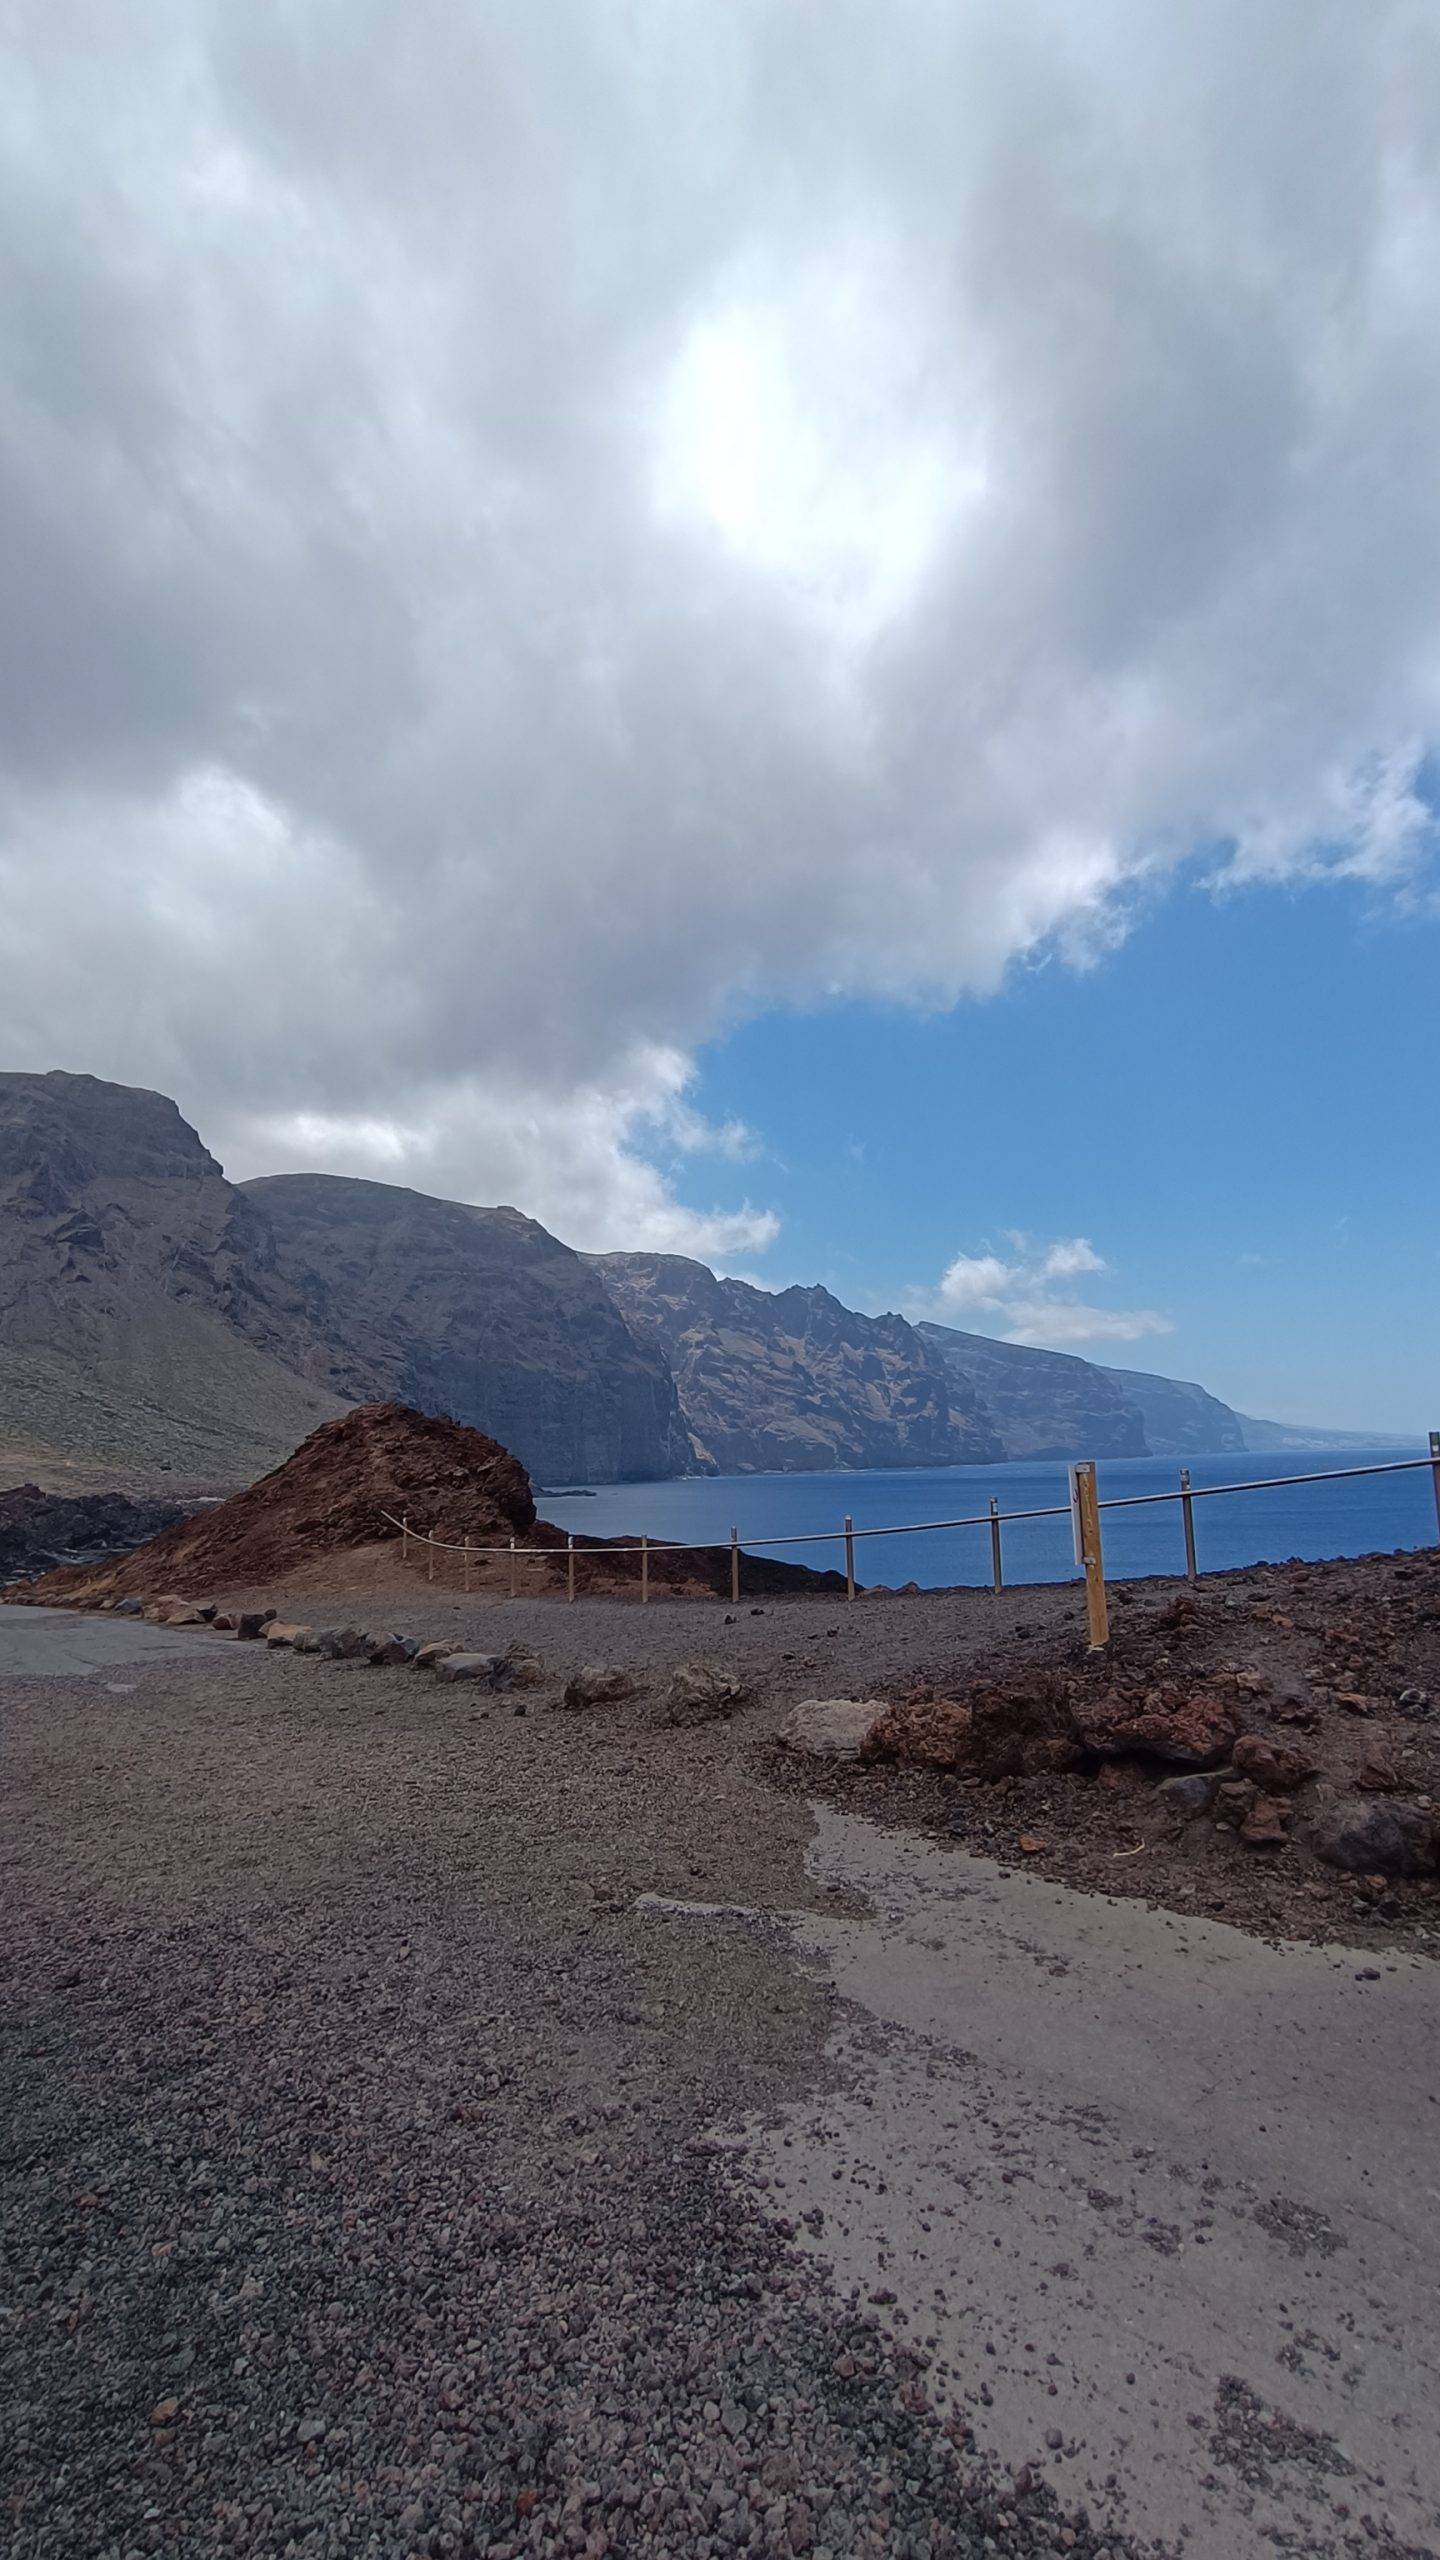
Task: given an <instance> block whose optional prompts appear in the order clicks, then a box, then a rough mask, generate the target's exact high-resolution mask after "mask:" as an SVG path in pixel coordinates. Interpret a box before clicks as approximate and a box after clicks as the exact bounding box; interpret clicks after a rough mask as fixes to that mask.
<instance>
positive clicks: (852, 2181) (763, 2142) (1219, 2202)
mask: <svg viewBox="0 0 1440 2560" xmlns="http://www.w3.org/2000/svg"><path fill="white" fill-rule="evenodd" d="M811 1863H812V1868H813V1870H814V1872H815V1873H817V1874H818V1875H819V1876H820V1877H822V1878H824V1879H827V1880H830V1881H833V1882H835V1883H838V1884H840V1885H842V1886H843V1887H845V1888H847V1889H848V1890H850V1891H852V1892H856V1893H858V1894H860V1895H862V1896H863V1897H864V1904H865V1910H864V1912H863V1913H857V1914H855V1915H854V1916H847V1917H845V1918H832V1917H827V1916H821V1915H816V1914H814V1913H809V1914H800V1915H799V1916H798V1917H797V1923H796V1926H797V1933H798V1936H799V1938H800V1941H801V1942H802V1944H804V1945H806V1946H807V1947H809V1949H810V1950H811V1951H812V1953H813V1955H814V1957H815V1959H816V1960H817V1962H818V1963H820V1965H821V1966H822V1967H823V1970H824V1977H825V1979H826V1980H827V1981H833V1982H834V1983H835V1984H836V1985H837V1987H838V1988H839V1989H840V1990H841V1991H842V1993H843V1994H844V1995H845V1999H846V2001H847V2004H850V2005H848V2006H847V2010H846V2011H845V2012H844V2013H843V2015H842V2020H841V2023H840V2026H839V2030H838V2037H837V2059H839V2060H840V2062H841V2064H842V2069H841V2072H840V2075H839V2078H838V2080H837V2082H836V2083H835V2084H834V2085H832V2087H831V2089H830V2090H829V2092H828V2093H826V2094H824V2095H822V2096H821V2097H820V2098H819V2099H818V2100H807V2101H805V2102H803V2103H802V2104H801V2105H799V2106H797V2107H793V2108H789V2109H787V2110H786V2111H785V2112H784V2114H783V2115H782V2117H781V2118H780V2121H779V2123H778V2125H776V2126H775V2127H773V2128H772V2129H770V2130H769V2131H766V2132H761V2133H759V2134H758V2135H757V2136H756V2138H755V2141H754V2145H753V2156H754V2158H755V2160H756V2162H757V2164H758V2165H759V2168H760V2171H761V2174H762V2176H763V2180H764V2185H763V2189H762V2192H763V2193H764V2194H765V2195H766V2198H767V2203H768V2207H769V2209H770V2210H771V2211H772V2212H775V2213H777V2214H779V2215H781V2216H783V2217H786V2218H787V2219H788V2220H789V2221H791V2222H792V2223H793V2224H794V2226H795V2227H796V2228H797V2229H798V2231H799V2233H800V2235H801V2238H802V2241H803V2243H804V2245H805V2246H806V2247H807V2248H808V2249H810V2250H812V2251H813V2252H814V2253H815V2255H816V2257H817V2259H818V2260H819V2261H820V2262H821V2263H823V2264H824V2265H826V2266H827V2267H828V2268H830V2269H831V2270H832V2272H833V2274H834V2275H835V2277H836V2279H837V2282H838V2283H839V2285H840V2286H841V2287H842V2288H843V2287H846V2286H849V2285H851V2284H859V2285H860V2287H861V2288H862V2291H863V2294H864V2297H865V2299H866V2300H868V2301H873V2302H876V2303H878V2304H880V2305H881V2306H882V2310H883V2317H884V2319H885V2321H886V2323H887V2325H888V2326H889V2327H890V2328H891V2329H892V2331H893V2333H894V2335H895V2336H896V2337H898V2338H902V2339H903V2338H908V2339H910V2340H913V2341H915V2342H917V2343H920V2344H923V2346H924V2348H925V2349H926V2351H927V2353H928V2355H929V2357H930V2359H931V2361H930V2363H929V2364H928V2365H927V2368H926V2370H927V2374H928V2376H929V2381H930V2387H931V2391H932V2394H933V2396H934V2398H935V2400H936V2403H937V2405H938V2406H939V2407H941V2408H945V2409H950V2410H953V2411H955V2412H957V2413H959V2414H960V2415H962V2416H963V2417H964V2419H965V2420H966V2421H967V2422H968V2423H969V2424H970V2425H971V2426H972V2427H973V2429H974V2432H975V2436H976V2440H977V2441H978V2442H979V2443H980V2444H981V2445H983V2446H985V2447H987V2448H988V2449H989V2450H991V2451H992V2452H994V2453H997V2454H999V2455H1001V2456H1002V2457H1004V2458H1005V2459H1007V2460H1009V2461H1012V2462H1024V2461H1027V2460H1032V2459H1034V2458H1035V2443H1036V2418H1037V2410H1038V2411H1039V2413H1040V2421H1041V2427H1042V2430H1043V2443H1042V2446H1041V2450H1040V2453H1039V2461H1040V2464H1041V2466H1042V2468H1043V2469H1044V2471H1045V2472H1046V2473H1047V2475H1048V2476H1049V2477H1050V2478H1051V2480H1052V2481H1053V2482H1054V2484H1055V2485H1056V2487H1057V2488H1058V2489H1060V2490H1061V2491H1062V2492H1064V2491H1066V2490H1068V2492H1069V2494H1071V2495H1076V2494H1078V2495H1079V2496H1081V2497H1083V2498H1085V2499H1088V2500H1089V2502H1090V2503H1091V2504H1092V2505H1095V2504H1097V2503H1098V2504H1100V2505H1102V2506H1104V2507H1106V2508H1107V2509H1108V2510H1109V2511H1110V2512H1111V2513H1112V2514H1117V2515H1122V2516H1123V2517H1124V2518H1125V2519H1126V2520H1127V2521H1128V2522H1129V2523H1130V2524H1131V2526H1132V2527H1134V2528H1135V2529H1137V2530H1143V2531H1144V2532H1147V2533H1151V2534H1154V2535H1157V2536H1161V2537H1163V2538H1164V2539H1166V2540H1167V2541H1174V2542H1176V2543H1182V2542H1183V2546H1184V2548H1185V2551H1186V2553H1187V2560H1269V2555H1270V2554H1272V2553H1273V2552H1274V2551H1275V2550H1277V2549H1278V2550H1282V2551H1300V2552H1304V2553H1306V2554H1308V2555H1316V2560H1319V2555H1322V2554H1326V2555H1330V2554H1337V2553H1340V2552H1343V2551H1345V2550H1347V2549H1349V2548H1352V2547H1353V2546H1354V2544H1355V2542H1356V2541H1357V2540H1358V2542H1359V2544H1360V2546H1361V2547H1362V2548H1364V2549H1366V2550H1368V2551H1370V2552H1372V2553H1375V2552H1381V2551H1394V2550H1397V2549H1399V2550H1419V2551H1424V2552H1432V2551H1435V2550H1437V2549H1440V2437H1437V2432H1436V2426H1435V2413H1436V2411H1437V2409H1440V2051H1437V2046H1436V2039H1435V2032H1434V2028H1435V2016H1436V1992H1437V1975H1436V1971H1435V1968H1434V1965H1433V1964H1432V1963H1430V1962H1428V1961H1427V1960H1426V1959H1424V1958H1422V1957H1417V1956H1414V1955H1404V1954H1396V1955H1392V1956H1389V1957H1386V1958H1383V1959H1381V1960H1379V1961H1378V1962H1371V1961H1370V1960H1368V1959H1367V1958H1365V1957H1363V1956H1361V1957H1357V1956H1356V1954H1355V1953H1354V1952H1353V1951H1351V1950H1346V1949H1341V1948H1333V1947H1331V1948H1326V1947H1309V1946H1305V1947H1295V1946H1290V1947H1281V1946H1273V1945H1266V1944H1264V1943H1262V1942H1261V1941H1259V1940H1257V1939H1255V1938H1252V1937H1248V1936H1245V1935H1242V1934H1241V1933H1240V1932H1239V1931H1238V1930H1235V1929H1232V1928H1227V1927H1223V1926H1219V1925H1216V1924H1215V1923H1213V1922H1208V1921H1205V1920H1203V1919H1196V1918H1190V1919H1180V1918H1176V1917H1174V1916H1172V1915H1170V1914H1168V1913H1162V1912H1154V1911H1149V1910H1147V1909H1145V1908H1144V1906H1143V1905H1141V1904H1137V1903H1133V1902H1113V1901H1109V1900H1106V1899H1105V1898H1104V1897H1102V1896H1099V1895H1094V1894H1077V1893H1073V1892H1070V1891H1067V1890H1066V1888H1065V1887H1063V1886H1061V1885H1056V1884H1054V1883H1052V1882H1049V1881H1047V1880H1044V1879H1042V1878H1039V1877H1036V1876H1033V1875H1031V1874H1028V1873H1018V1874H1017V1873H1011V1872H1007V1871H1006V1870H1004V1869H1003V1868H999V1867H997V1866H996V1865H995V1864H994V1863H993V1862H992V1861H991V1860H989V1859H982V1858H971V1857H968V1856H966V1855H965V1854H964V1853H963V1852H958V1851H955V1850H949V1849H942V1848H938V1847H936V1846H934V1845H932V1844H930V1843H928V1842H925V1841H921V1840H917V1839H915V1838H914V1837H912V1836H907V1835H904V1834H899V1833H896V1832H895V1831H893V1830H886V1829H881V1828H879V1827H878V1826H876V1825H874V1824H872V1823H868V1822H863V1821H855V1820H852V1819H848V1818H846V1817H844V1816H841V1815H837V1814H834V1813H832V1812H829V1811H826V1812H823V1813H822V1815H821V1817H820V1824H819V1832H818V1836H817V1839H816V1842H815V1844H814V1848H813V1850H812V1853H811ZM671 1925H672V1926H681V1927H683V1926H684V1921H683V1918H679V1919H672V1923H671ZM698 1925H700V1926H702V1927H704V1926H708V1925H710V1924H709V1923H708V1922H705V1921H703V1920H702V1921H701V1922H700V1923H699V1924H698Z"/></svg>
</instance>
